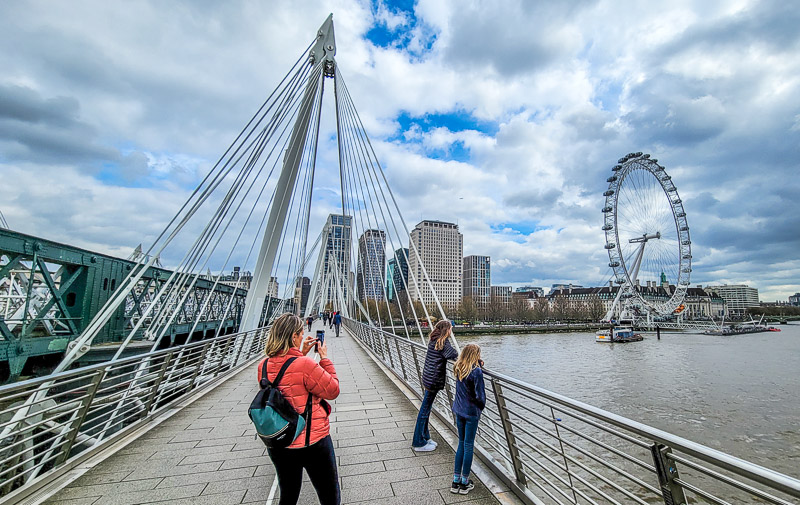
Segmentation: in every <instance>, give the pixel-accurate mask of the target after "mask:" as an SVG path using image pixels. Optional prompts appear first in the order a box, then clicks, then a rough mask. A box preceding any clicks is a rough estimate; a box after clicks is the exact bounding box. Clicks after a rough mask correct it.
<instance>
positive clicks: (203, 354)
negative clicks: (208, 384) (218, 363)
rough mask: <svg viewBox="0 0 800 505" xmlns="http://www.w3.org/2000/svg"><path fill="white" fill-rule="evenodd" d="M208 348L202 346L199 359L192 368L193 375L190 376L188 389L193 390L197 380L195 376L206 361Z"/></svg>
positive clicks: (207, 345)
mask: <svg viewBox="0 0 800 505" xmlns="http://www.w3.org/2000/svg"><path fill="white" fill-rule="evenodd" d="M209 347H210V345H209V344H206V345H204V346H203V350H202V351H201V352H200V359H199V360H197V366H195V368H194V373H193V374H192V380H191V381H190V382H189V389H194V387H195V381H196V380H197V376H198V375H200V370H202V369H203V361H205V359H206V354H207V353H208V348H209Z"/></svg>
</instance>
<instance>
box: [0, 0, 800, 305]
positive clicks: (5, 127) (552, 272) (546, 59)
mask: <svg viewBox="0 0 800 505" xmlns="http://www.w3.org/2000/svg"><path fill="white" fill-rule="evenodd" d="M778 7H779V6H772V5H770V4H767V3H750V2H736V3H732V2H728V1H723V0H720V1H703V2H700V1H690V0H682V1H678V2H672V3H670V4H658V5H656V4H642V3H641V2H622V3H620V2H612V1H607V0H603V1H598V2H584V1H575V2H556V3H553V2H550V3H539V4H535V3H534V4H532V3H530V2H521V1H503V2H495V3H493V4H491V5H489V4H484V3H479V2H461V1H459V2H456V1H452V0H450V1H440V0H436V1H430V0H420V1H419V2H417V3H416V4H415V6H414V12H408V11H401V10H399V9H394V10H393V9H390V8H388V7H386V6H385V5H384V4H383V3H379V4H378V5H377V7H376V8H373V7H372V5H371V4H368V3H366V2H360V1H346V0H340V1H337V2H334V4H332V5H330V4H327V3H324V2H318V1H314V2H305V3H303V4H302V5H300V4H293V3H283V4H281V3H278V4H270V5H266V4H263V3H261V2H255V1H247V0H245V1H241V2H234V3H224V4H204V5H202V6H201V5H200V4H195V3H192V2H187V3H173V4H169V5H163V4H161V3H153V2H147V1H142V2H139V3H136V4H135V7H130V8H127V9H120V8H119V7H118V6H115V5H112V4H108V3H103V2H96V1H90V0H85V1H81V2H72V3H70V4H59V3H55V4H54V3H52V2H26V3H22V4H20V3H17V4H9V5H6V6H4V7H3V10H4V14H5V15H3V16H0V49H3V50H0V67H2V68H3V69H4V76H3V77H2V78H0V86H2V87H3V89H11V88H10V87H11V86H15V87H16V89H17V91H19V90H22V93H23V94H24V96H27V97H28V98H29V99H30V100H29V103H31V104H32V105H34V106H35V107H34V108H33V109H30V110H33V111H39V112H38V113H39V114H42V112H41V111H45V112H49V114H50V115H49V116H47V115H45V116H47V118H50V119H49V121H50V122H47V121H45V120H43V119H39V120H37V119H32V117H29V116H25V117H21V116H20V114H19V111H17V112H14V111H12V110H11V109H10V108H8V107H4V106H3V105H2V103H3V102H2V96H0V181H2V183H3V185H4V186H6V185H7V186H6V187H14V188H28V187H29V184H31V183H32V182H34V181H36V180H48V181H52V185H48V186H47V187H42V188H37V189H36V190H35V195H22V194H21V190H20V194H15V195H13V198H10V199H6V200H5V201H3V202H0V205H1V206H2V210H3V213H4V215H5V216H6V217H7V218H8V219H9V221H11V222H12V226H14V227H15V228H17V229H20V231H25V232H28V233H32V234H40V235H43V236H45V237H49V238H54V239H57V240H62V241H67V242H70V243H75V244H77V245H82V246H85V247H89V248H95V249H98V250H101V251H106V252H111V251H118V252H120V253H122V252H123V251H126V250H128V249H129V248H132V247H133V246H135V245H136V244H138V243H139V242H147V240H148V238H150V237H153V236H154V235H153V234H154V233H157V231H160V229H161V227H163V224H164V223H165V221H166V220H167V219H168V218H169V217H171V215H172V214H170V213H171V212H174V210H173V209H176V208H177V206H178V205H179V204H180V202H181V201H182V199H183V198H185V197H186V195H187V191H188V190H189V189H190V188H191V187H192V186H193V185H194V184H196V183H197V182H198V181H199V179H200V178H201V177H202V176H203V175H204V174H205V172H206V171H207V170H208V169H209V168H210V167H211V166H212V165H213V164H214V162H215V161H216V159H217V157H218V156H219V155H220V154H221V153H222V152H223V151H224V150H225V148H227V146H228V145H229V144H230V142H231V141H232V140H233V138H234V137H235V136H236V134H237V133H238V129H239V128H240V127H241V126H242V125H243V124H244V123H245V122H246V121H247V119H248V118H249V117H250V115H251V114H252V112H253V111H254V110H255V109H256V108H257V107H258V105H259V104H260V103H261V100H263V99H264V98H265V97H266V96H267V95H268V94H269V92H270V91H271V90H272V89H273V88H274V87H275V85H276V84H277V82H278V81H279V80H280V78H281V77H282V76H283V74H284V73H285V72H286V71H287V70H288V69H289V68H290V66H291V65H292V64H293V63H294V61H295V60H296V58H297V57H298V56H300V54H301V52H302V50H303V49H304V48H305V47H306V46H307V44H308V43H309V42H310V41H311V39H312V38H313V36H314V34H315V33H316V30H317V28H318V27H319V25H320V23H321V22H322V21H323V20H324V19H325V17H326V16H327V15H328V13H329V12H330V11H329V10H328V9H330V10H332V11H333V12H334V19H335V24H336V38H337V48H338V53H337V62H338V64H339V66H340V68H341V70H342V73H343V75H344V77H345V79H346V82H347V86H348V89H349V90H350V92H351V94H352V95H353V98H354V100H355V103H356V107H357V108H358V110H359V113H360V116H361V119H362V120H363V121H364V124H365V126H366V128H367V129H368V131H369V133H370V135H371V137H372V140H373V146H374V147H375V149H376V151H377V153H378V156H379V158H380V160H381V163H382V165H383V167H384V168H385V170H386V174H387V177H388V178H389V180H390V182H391V184H392V186H393V188H394V189H395V192H396V193H397V195H398V199H399V203H400V205H401V208H402V209H403V210H404V212H405V213H406V218H407V222H409V223H410V224H411V225H413V224H414V223H416V221H417V219H418V218H430V219H444V220H452V221H458V222H459V224H460V226H461V229H462V231H463V232H464V233H465V250H466V251H469V252H471V253H488V254H490V255H491V256H492V257H493V260H494V262H495V265H496V266H497V268H496V269H495V273H496V274H497V281H498V282H502V283H504V284H506V283H509V282H525V283H531V282H539V283H546V282H547V283H549V282H556V281H562V280H563V281H574V282H578V283H582V284H590V283H594V282H602V281H603V280H604V279H602V276H603V274H604V272H605V270H606V268H605V263H606V262H607V260H606V258H605V251H604V250H603V249H602V245H603V242H604V238H603V234H602V232H601V231H600V230H599V227H600V224H601V218H602V216H601V213H600V212H599V209H600V207H601V206H602V201H603V198H602V195H601V194H602V192H603V190H604V189H605V186H606V183H605V179H606V177H608V176H609V175H610V167H611V166H612V165H613V164H614V162H615V160H616V159H617V158H618V157H620V156H621V155H623V154H625V153H627V152H631V151H645V152H650V153H652V154H653V155H654V157H658V158H659V159H661V161H662V163H663V164H664V165H666V166H667V169H668V171H669V172H670V173H671V174H672V175H673V180H674V181H675V183H676V185H677V186H678V189H679V191H680V194H681V195H682V197H683V199H684V202H685V205H686V208H687V213H688V214H689V216H688V217H689V223H690V226H691V227H692V232H693V242H694V244H693V245H694V248H695V258H696V266H697V268H695V272H694V273H693V275H694V279H695V281H696V282H702V283H708V282H722V281H730V282H745V281H747V282H751V283H752V284H753V285H755V286H757V287H759V288H760V289H761V290H762V292H763V293H764V294H765V296H764V298H769V299H772V298H778V297H781V298H785V297H786V296H787V295H788V294H791V293H794V292H796V291H800V276H799V275H798V273H797V272H798V271H800V269H798V268H797V264H796V262H794V261H795V260H794V255H795V253H794V251H796V249H797V247H798V246H800V244H798V242H797V241H798V237H797V236H794V235H793V236H789V237H787V234H786V233H784V232H782V231H781V230H791V229H797V226H798V225H800V223H798V222H797V218H795V217H793V216H796V215H797V213H796V211H795V209H796V203H795V201H796V194H797V191H800V183H798V182H795V180H796V177H793V176H794V175H795V174H796V173H797V170H798V168H799V167H798V162H797V160H798V159H800V152H798V149H800V147H798V146H800V128H798V124H799V123H800V119H798V118H800V92H798V91H800V90H798V88H799V87H800V57H798V56H797V55H798V54H800V52H799V51H797V49H798V44H799V43H798V37H797V33H796V26H797V22H800V20H798V19H797V18H798V15H797V13H793V12H792V10H791V9H789V10H788V11H787V10H781V9H779V8H778ZM795 10H796V9H795ZM374 26H382V27H385V28H387V29H389V30H397V31H398V32H399V33H402V34H403V37H405V38H404V39H403V41H401V40H398V41H397V43H396V44H388V45H387V46H386V47H378V46H375V45H373V44H371V43H369V41H368V40H366V39H365V38H364V37H365V34H367V33H368V32H369V30H370V29H371V28H372V27H374ZM401 42H403V43H401ZM404 44H405V45H404ZM5 96H10V95H9V94H8V93H7V94H6V95H5ZM14 96H17V97H19V96H22V95H14ZM15 100H16V101H15V102H13V103H17V104H19V103H20V100H21V99H20V98H16V99H15ZM47 104H50V105H47ZM36 107H39V108H36ZM59 111H60V112H62V114H61V115H60V116H58V115H54V114H55V113H56V112H59ZM330 111H331V106H330V104H327V105H326V113H327V112H330ZM12 113H13V114H12ZM14 114H16V116H15V115H14ZM435 115H438V116H439V117H442V116H456V115H458V116H459V117H462V118H463V117H466V118H467V120H468V122H467V123H469V121H471V120H474V124H466V125H465V126H463V127H459V126H458V125H454V124H450V123H447V122H446V121H445V122H442V123H441V124H438V123H434V124H426V123H425V120H426V118H428V117H430V116H435ZM45 116H41V117H45ZM37 117H39V116H37ZM401 118H405V119H403V120H402V121H401ZM408 118H411V125H410V126H408V127H407V128H406V129H405V130H403V129H402V127H401V124H407V120H408ZM59 121H60V122H59ZM334 132H335V125H334V124H332V123H331V122H330V121H327V122H326V123H324V124H323V136H325V138H330V136H331V135H333V134H334ZM398 139H403V141H400V140H398ZM52 153H62V155H61V156H54V155H52ZM454 153H458V154H459V156H458V157H457V160H458V161H456V160H454V159H450V158H449V156H451V155H453V154H454ZM67 155H69V156H67ZM432 155H435V156H436V158H433V157H431V156H432ZM336 161H337V156H336V153H335V142H334V143H329V142H326V143H325V144H324V145H323V146H322V151H321V153H320V164H321V165H324V167H323V168H320V175H319V177H320V181H319V182H320V185H321V186H324V187H326V188H330V191H326V190H322V189H320V191H319V192H318V193H319V195H324V199H323V204H321V205H323V206H322V207H319V208H315V209H314V210H313V215H314V219H315V225H316V224H318V223H319V222H320V221H321V220H322V219H324V217H325V215H326V213H327V212H328V211H331V210H333V209H334V207H333V205H334V204H335V202H336V195H335V191H336V190H337V189H338V183H337V182H336V181H335V179H334V178H335V175H336V173H335V170H333V169H332V168H331V167H332V166H334V165H335V163H336ZM109 166H111V167H112V168H108V167H109ZM104 167H105V168H104ZM109 170H111V171H112V172H113V171H114V170H119V172H118V173H111V174H109V173H108V171H109ZM129 186H135V187H129ZM55 188H58V191H56V189H55ZM756 194H758V195H762V196H761V197H758V198H754V195H756ZM62 195H68V198H64V197H62ZM710 195H713V197H712V198H709V197H708V196H710ZM31 196H33V197H35V201H37V202H44V203H43V204H38V205H30V204H29V202H30V201H34V200H33V199H32V198H31ZM62 200H70V203H69V204H68V205H66V208H65V209H62V212H60V213H59V212H58V210H59V209H58V207H57V206H56V203H57V202H59V201H62ZM767 202H768V203H767ZM120 223H124V224H120ZM532 223H535V225H536V226H537V228H535V229H534V230H533V231H531V230H530V229H529V227H530V226H533V224H532ZM520 230H522V231H520ZM795 235H796V234H795ZM753 243H756V244H758V247H753V246H751V245H748V244H753ZM771 261H774V262H776V263H778V264H779V265H781V266H780V268H773V267H769V266H767V264H768V263H769V262H771ZM776 272H779V273H780V276H778V275H776ZM693 283H695V282H693Z"/></svg>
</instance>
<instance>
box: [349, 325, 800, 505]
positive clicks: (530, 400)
mask: <svg viewBox="0 0 800 505" xmlns="http://www.w3.org/2000/svg"><path fill="white" fill-rule="evenodd" d="M343 323H344V324H345V326H346V327H347V329H348V330H349V331H350V333H351V335H353V336H354V337H355V338H356V339H357V340H358V341H359V342H360V343H361V344H362V345H363V346H365V347H366V348H367V349H369V350H370V351H371V354H372V356H373V357H374V358H375V359H377V360H379V361H380V362H381V363H382V364H383V365H384V366H385V367H386V368H388V369H389V370H391V371H392V373H394V375H395V376H396V377H397V378H398V379H399V380H400V381H402V382H404V383H405V384H406V385H407V386H409V388H410V389H411V390H412V391H414V394H416V395H417V396H418V397H420V398H421V393H422V390H423V387H422V384H421V377H420V372H419V370H420V369H421V367H422V366H423V365H424V359H425V352H424V351H425V349H426V348H425V346H423V345H421V344H420V343H418V342H414V341H411V340H408V339H407V338H405V337H404V336H398V335H395V334H394V333H390V332H387V331H384V330H382V329H380V328H377V327H375V326H368V325H366V324H363V323H360V322H357V321H355V320H352V319H345V320H343ZM392 341H393V343H392V344H390V342H392ZM420 351H422V352H420ZM484 378H485V381H486V384H487V400H491V401H487V403H486V408H485V409H484V413H483V416H482V417H481V422H480V424H479V430H478V437H477V438H478V439H477V440H476V453H477V455H478V456H479V457H481V459H483V460H484V462H486V463H487V464H488V465H489V466H490V467H492V469H493V470H494V471H495V472H496V473H498V475H500V476H501V477H502V478H503V479H504V480H505V481H506V482H507V483H509V484H511V487H512V489H514V490H515V491H516V493H517V494H518V495H519V496H520V498H522V499H523V501H526V502H528V503H537V504H538V503H546V500H547V499H548V497H549V499H550V500H551V502H552V503H560V502H561V501H563V499H567V500H568V502H569V503H576V504H577V503H594V502H596V503H628V502H630V500H631V496H636V499H635V501H637V502H638V501H640V500H656V501H657V502H663V503H665V504H680V503H689V500H688V497H691V498H692V503H725V502H726V501H729V502H732V503H736V502H741V500H742V496H745V497H746V498H747V499H749V500H753V499H759V500H764V502H766V503H775V504H782V505H785V504H792V503H800V502H798V501H789V498H800V480H798V479H796V478H794V477H791V476H788V475H784V474H782V473H780V472H777V471H775V470H771V469H769V468H766V467H763V466H760V465H756V464H754V463H751V462H749V461H746V460H744V459H741V458H737V457H735V456H732V455H730V454H727V453H724V452H722V451H719V450H716V449H712V448H710V447H707V446H705V445H702V444H699V443H696V442H693V441H691V440H687V439H685V438H682V437H679V436H677V435H674V434H672V433H669V432H666V431H663V430H660V429H658V428H654V427H652V426H649V425H646V424H643V423H640V422H637V421H633V420H631V419H628V418H626V417H623V416H620V415H617V414H614V413H611V412H608V411H606V410H603V409H600V408H598V407H595V406H592V405H589V404H587V403H584V402H580V401H577V400H573V399H571V398H569V397H566V396H564V395H561V394H558V393H554V392H552V391H548V390H546V389H543V388H540V387H538V386H534V385H532V384H528V383H526V382H524V381H521V380H519V379H516V378H514V377H511V376H509V375H506V374H503V373H499V372H495V371H492V370H490V369H484ZM446 382H447V387H448V388H451V387H454V386H455V378H454V376H453V374H452V367H449V369H448V377H447V381H446ZM447 396H449V395H438V396H437V398H436V402H435V406H434V408H435V409H437V410H438V413H439V416H438V417H439V418H440V419H441V420H442V421H443V422H445V423H447V424H448V426H449V428H450V429H453V430H455V426H454V425H453V422H452V414H451V413H450V403H449V400H448V398H446V397H447ZM537 409H538V410H537ZM547 426H549V427H550V429H549V430H548V429H547ZM498 427H499V428H498ZM553 428H555V430H553ZM559 428H561V430H559ZM588 432H591V435H589V434H588ZM547 439H549V440H552V441H553V442H552V443H548V442H547ZM531 449H533V450H531ZM634 454H636V455H635V456H634ZM647 458H649V459H650V460H651V461H652V462H653V465H652V466H650V465H642V464H641V462H642V461H644V460H646V459H647ZM632 459H636V461H637V462H638V463H640V464H638V465H637V464H635V463H633V462H632V461H631V460H632ZM558 461H563V463H558ZM506 462H508V464H506ZM568 462H569V463H568ZM701 463H702V464H701ZM590 464H594V465H595V466H596V468H594V469H592V468H590V467H589V466H588V465H590ZM679 464H680V465H681V467H680V468H679ZM704 465H709V466H704ZM535 466H538V467H539V468H540V469H544V470H545V473H547V474H550V475H552V476H554V477H555V479H543V478H540V477H542V474H541V472H539V471H536V470H534V471H533V473H531V472H530V471H529V469H533V468H534V467H535ZM597 470H599V473H598V472H597ZM723 472H726V473H723ZM684 474H685V475H684ZM617 477H624V478H617ZM654 477H655V478H654ZM737 479H745V480H746V481H747V482H742V481H740V480H737ZM637 481H638V482H640V483H647V484H648V485H647V486H646V487H645V488H644V489H642V487H641V486H640V485H630V484H633V483H636V482H637ZM567 482H568V483H569V485H568V486H565V483H567ZM609 483H610V484H609ZM651 484H652V485H651ZM756 485H760V486H762V487H763V488H766V490H765V489H759V488H758V487H756ZM538 491H541V492H542V493H544V494H545V495H547V496H545V497H544V499H545V501H542V499H541V497H537V495H536V492H538ZM737 493H738V494H737ZM770 493H777V494H779V495H782V496H777V495H775V494H770ZM540 494H541V493H540ZM555 495H559V496H561V497H562V500H561V501H560V500H556V499H555V497H554V496H555ZM579 498H580V500H579ZM705 500H709V501H708V502H706V501H705ZM715 500H717V501H715ZM647 503H650V501H647ZM653 503H655V502H653Z"/></svg>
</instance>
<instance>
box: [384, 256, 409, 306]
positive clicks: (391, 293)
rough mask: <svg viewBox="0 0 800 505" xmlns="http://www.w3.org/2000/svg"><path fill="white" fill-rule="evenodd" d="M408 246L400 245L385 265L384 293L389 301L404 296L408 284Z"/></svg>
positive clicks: (394, 300)
mask: <svg viewBox="0 0 800 505" xmlns="http://www.w3.org/2000/svg"><path fill="white" fill-rule="evenodd" d="M408 258H409V256H408V248H407V247H401V248H400V249H397V250H396V251H395V252H394V255H393V256H392V257H391V258H389V261H388V263H387V267H386V293H387V297H388V298H389V301H390V302H396V301H398V300H399V298H400V296H401V295H402V296H405V293H406V292H407V290H406V286H408V282H409V281H408Z"/></svg>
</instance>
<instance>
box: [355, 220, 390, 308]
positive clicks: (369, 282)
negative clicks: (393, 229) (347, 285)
mask: <svg viewBox="0 0 800 505" xmlns="http://www.w3.org/2000/svg"><path fill="white" fill-rule="evenodd" d="M385 263H386V233H384V232H383V230H367V231H365V232H364V233H362V234H361V236H360V237H359V238H358V264H357V265H356V289H357V290H358V299H359V300H383V275H384V273H383V272H384V270H383V267H384V264H385Z"/></svg>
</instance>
